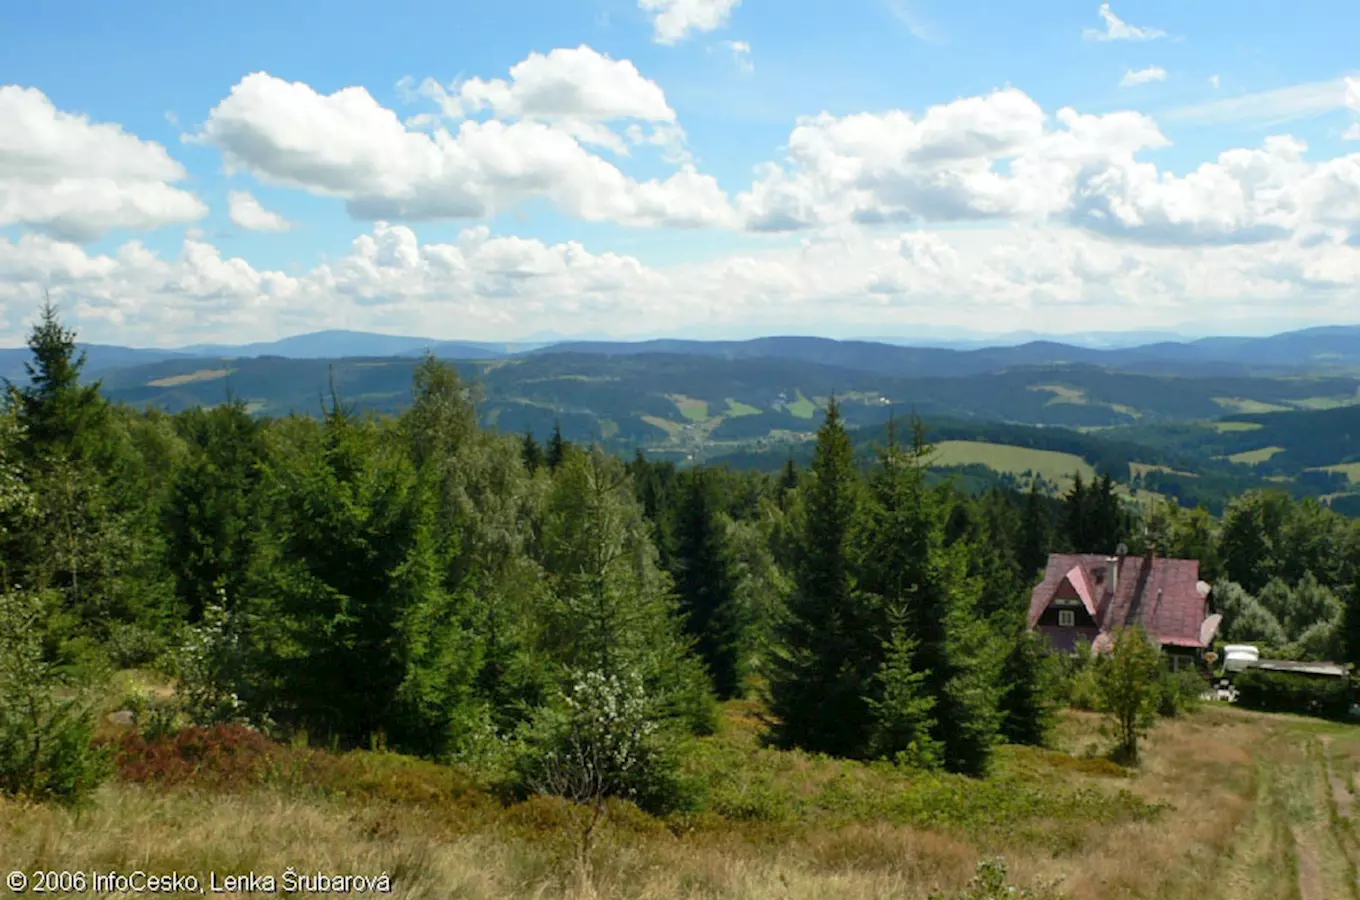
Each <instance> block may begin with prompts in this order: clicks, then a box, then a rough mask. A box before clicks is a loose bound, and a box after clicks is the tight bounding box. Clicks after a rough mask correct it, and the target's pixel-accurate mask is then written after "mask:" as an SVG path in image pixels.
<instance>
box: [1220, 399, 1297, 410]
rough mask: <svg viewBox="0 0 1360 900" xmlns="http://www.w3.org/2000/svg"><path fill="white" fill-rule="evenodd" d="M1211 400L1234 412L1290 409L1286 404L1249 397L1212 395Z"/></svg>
mask: <svg viewBox="0 0 1360 900" xmlns="http://www.w3.org/2000/svg"><path fill="white" fill-rule="evenodd" d="M1213 400H1214V402H1215V403H1217V404H1218V405H1219V406H1221V407H1223V408H1224V409H1230V410H1232V411H1233V412H1236V413H1268V412H1288V411H1289V409H1290V407H1288V406H1281V405H1280V404H1278V403H1265V402H1262V401H1260V400H1252V399H1251V398H1250V397H1214V398H1213Z"/></svg>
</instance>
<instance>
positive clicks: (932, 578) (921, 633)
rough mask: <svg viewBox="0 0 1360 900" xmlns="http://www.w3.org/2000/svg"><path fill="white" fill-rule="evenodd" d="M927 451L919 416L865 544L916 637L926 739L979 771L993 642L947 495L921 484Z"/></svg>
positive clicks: (959, 764)
mask: <svg viewBox="0 0 1360 900" xmlns="http://www.w3.org/2000/svg"><path fill="white" fill-rule="evenodd" d="M931 453H932V448H931V447H930V445H929V444H927V442H926V436H925V426H924V425H923V424H922V423H921V421H920V420H919V419H917V420H915V421H914V422H913V427H912V443H911V445H910V447H909V448H907V449H906V451H905V452H904V453H902V454H901V456H900V457H899V459H898V460H897V461H896V462H895V463H894V465H893V466H892V467H891V469H890V470H888V474H887V477H888V478H889V479H890V488H889V489H886V490H884V489H881V490H880V491H878V492H877V493H878V497H879V503H880V506H881V507H882V508H883V513H881V514H880V516H879V518H878V519H877V520H876V525H875V528H874V529H873V531H872V534H871V537H870V539H869V541H868V545H869V546H870V547H871V548H873V549H872V550H871V553H872V554H873V558H874V561H875V567H876V568H877V569H878V570H879V572H880V573H882V574H880V575H879V579H880V580H884V579H887V580H889V581H888V583H889V584H890V585H891V588H890V590H891V591H892V593H895V594H896V595H897V596H900V597H901V598H902V601H901V606H902V609H903V610H904V613H905V617H904V625H905V627H906V628H907V629H908V631H909V634H910V636H911V638H912V639H913V640H914V641H915V658H914V660H913V666H912V668H913V670H914V671H916V672H920V673H923V675H924V677H923V679H922V681H921V687H922V689H923V691H924V692H925V693H926V694H927V695H928V696H931V697H933V698H934V700H935V706H934V715H935V727H934V730H933V734H932V736H933V738H934V740H935V741H937V742H938V744H939V746H940V755H941V758H942V761H943V763H944V765H945V766H946V767H947V768H949V769H950V770H951V771H956V772H963V773H967V774H973V775H978V774H982V773H984V772H985V771H986V770H987V768H988V766H989V764H990V760H991V753H992V747H993V745H994V744H995V741H996V737H997V728H998V726H999V717H998V712H997V709H996V700H995V692H996V688H997V672H996V659H995V644H994V641H993V635H992V633H991V631H990V628H989V626H988V624H987V622H986V621H985V619H984V618H983V617H982V615H981V612H980V610H979V608H978V598H979V590H980V585H979V583H978V581H977V579H975V578H973V577H970V576H969V573H968V554H969V545H968V544H967V543H966V542H962V541H961V542H958V543H956V544H954V545H953V546H951V547H946V546H945V533H944V532H945V522H946V521H947V519H948V517H949V509H948V507H947V506H946V505H945V504H944V503H943V502H942V501H941V498H942V497H943V496H947V495H945V494H941V493H937V492H934V491H931V490H929V489H928V488H927V487H926V472H927V469H928V466H929V462H930V457H931ZM881 593H887V592H884V591H881Z"/></svg>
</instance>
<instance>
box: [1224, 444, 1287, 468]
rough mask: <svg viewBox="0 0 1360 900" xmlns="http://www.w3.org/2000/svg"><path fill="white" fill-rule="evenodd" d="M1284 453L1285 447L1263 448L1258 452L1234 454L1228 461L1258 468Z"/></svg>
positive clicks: (1248, 451)
mask: <svg viewBox="0 0 1360 900" xmlns="http://www.w3.org/2000/svg"><path fill="white" fill-rule="evenodd" d="M1283 452H1284V448H1283V447H1261V448H1260V449H1257V450H1244V451H1242V452H1241V453H1234V454H1232V455H1231V456H1229V457H1228V460H1229V461H1230V462H1235V463H1240V464H1242V465H1244V466H1256V465H1260V464H1261V463H1263V462H1265V461H1266V460H1268V459H1270V458H1271V457H1272V456H1274V455H1275V454H1276V453H1283Z"/></svg>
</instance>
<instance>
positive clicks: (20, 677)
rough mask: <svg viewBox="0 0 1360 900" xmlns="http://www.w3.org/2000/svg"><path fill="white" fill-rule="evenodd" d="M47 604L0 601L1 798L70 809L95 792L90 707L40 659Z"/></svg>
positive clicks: (65, 677) (67, 671)
mask: <svg viewBox="0 0 1360 900" xmlns="http://www.w3.org/2000/svg"><path fill="white" fill-rule="evenodd" d="M46 603H47V598H46V597H44V596H43V595H40V594H30V593H25V592H14V593H8V594H0V793H6V794H11V795H17V794H22V795H25V796H28V797H32V798H34V799H38V800H56V801H59V802H63V803H69V804H74V803H78V802H79V801H81V800H83V799H84V798H85V797H87V796H88V795H89V794H90V792H91V791H93V790H94V789H95V788H96V787H98V786H99V783H100V782H101V781H103V780H104V778H105V776H106V775H107V772H108V761H107V756H106V754H105V753H104V752H103V750H102V749H101V748H98V747H96V746H94V743H93V739H94V732H95V721H96V719H95V707H94V704H93V703H92V702H90V701H89V699H88V698H87V697H85V696H84V695H83V694H84V692H83V690H82V688H83V687H84V686H83V685H82V684H81V683H80V682H79V681H78V679H76V678H75V677H74V676H73V675H72V670H71V667H70V666H65V665H62V664H61V663H60V662H59V661H53V660H51V659H50V658H49V657H48V656H47V655H45V654H44V652H43V627H42V623H43V622H44V621H45V620H46V609H45V607H46Z"/></svg>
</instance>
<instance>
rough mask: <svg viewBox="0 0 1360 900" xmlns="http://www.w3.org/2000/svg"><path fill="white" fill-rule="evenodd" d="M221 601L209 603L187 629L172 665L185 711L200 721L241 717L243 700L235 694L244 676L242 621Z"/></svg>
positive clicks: (215, 722)
mask: <svg viewBox="0 0 1360 900" xmlns="http://www.w3.org/2000/svg"><path fill="white" fill-rule="evenodd" d="M219 598H220V600H221V604H213V605H209V606H207V607H206V608H205V609H204V610H203V620H202V622H201V623H200V624H199V625H198V626H197V627H193V628H190V629H188V632H187V635H186V638H185V640H184V643H183V644H181V645H180V647H179V648H178V651H177V652H176V653H175V655H174V659H173V668H174V674H175V677H176V678H177V679H178V681H179V695H180V697H181V699H182V702H183V709H184V713H185V715H187V716H188V718H189V720H190V721H191V722H193V723H195V724H198V725H214V724H217V723H220V722H233V721H240V720H241V719H242V718H243V717H244V712H245V709H244V704H243V703H242V702H241V699H240V698H239V697H238V696H237V694H236V690H235V688H236V685H237V684H239V683H240V681H241V679H242V677H243V669H244V653H243V649H242V643H243V642H242V640H241V636H240V624H239V622H238V621H237V620H236V618H235V617H233V616H232V615H230V614H229V613H228V612H227V611H226V596H225V594H222V593H221V592H219Z"/></svg>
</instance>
